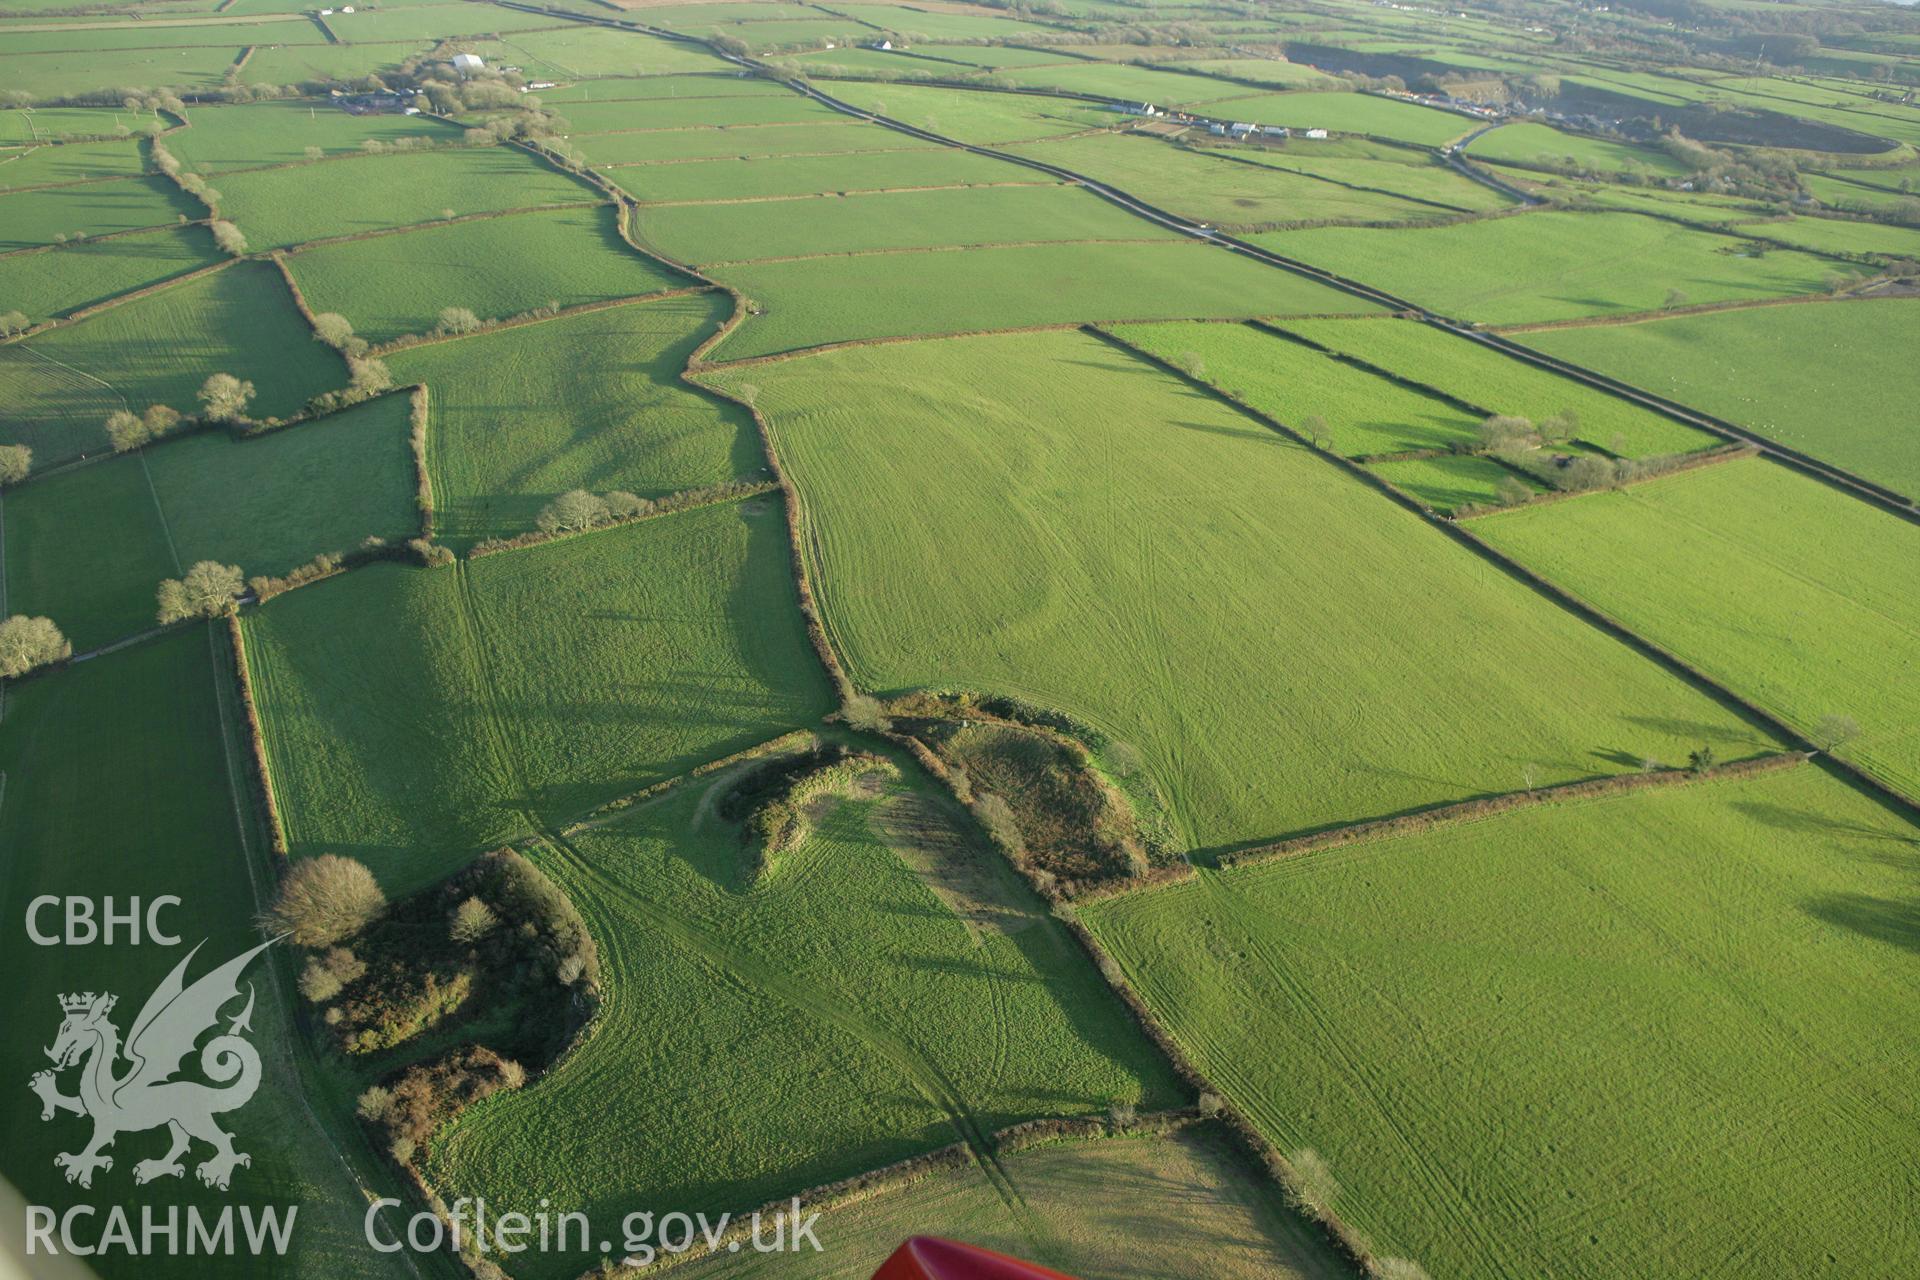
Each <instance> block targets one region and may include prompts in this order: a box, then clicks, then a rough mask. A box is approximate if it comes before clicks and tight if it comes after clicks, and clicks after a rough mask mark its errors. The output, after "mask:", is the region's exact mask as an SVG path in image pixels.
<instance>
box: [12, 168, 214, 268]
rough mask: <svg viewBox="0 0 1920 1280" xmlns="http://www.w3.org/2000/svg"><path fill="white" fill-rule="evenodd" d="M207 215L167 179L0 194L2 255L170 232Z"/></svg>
mask: <svg viewBox="0 0 1920 1280" xmlns="http://www.w3.org/2000/svg"><path fill="white" fill-rule="evenodd" d="M206 216H207V211H206V209H205V207H204V206H202V205H201V204H200V202H199V201H197V200H195V199H193V198H192V197H191V196H189V195H187V193H186V192H184V191H182V190H181V189H180V188H179V187H176V186H175V185H174V184H173V183H171V182H169V181H167V180H166V179H165V178H124V179H120V180H118V181H114V182H87V183H82V184H80V185H78V186H67V187H37V188H35V189H33V190H31V191H15V192H11V193H8V194H5V195H0V228H4V230H0V251H5V250H8V249H26V248H31V247H33V246H35V245H43V244H54V243H56V242H58V241H60V240H63V239H65V240H71V239H74V238H75V237H79V236H101V235H111V234H112V233H114V232H116V231H138V230H142V229H144V228H147V227H170V226H172V225H174V224H175V223H176V222H179V221H181V220H183V219H187V218H204V217H206Z"/></svg>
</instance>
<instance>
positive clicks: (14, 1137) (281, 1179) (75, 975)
mask: <svg viewBox="0 0 1920 1280" xmlns="http://www.w3.org/2000/svg"><path fill="white" fill-rule="evenodd" d="M12 501H13V499H12V497H11V496H9V498H8V504H9V505H11V503H12ZM210 641H212V642H215V643H217V644H218V645H219V646H220V648H221V650H222V651H224V649H225V646H226V637H225V636H224V635H221V634H219V633H217V632H215V633H212V634H209V631H208V629H207V628H204V627H190V628H188V629H186V630H184V631H181V632H179V633H177V634H174V635H171V636H166V637H163V638H161V639H158V640H155V641H151V642H149V643H146V644H143V645H139V646H137V647H135V648H133V649H130V650H128V651H126V652H124V653H116V654H114V655H112V656H111V657H107V658H101V659H99V660H97V661H93V662H88V663H85V664H82V665H79V666H76V667H73V668H71V669H69V670H66V671H61V672H57V673H53V674H49V675H45V676H41V677H38V678H36V679H33V680H29V681H25V682H22V683H20V684H19V685H17V686H16V687H12V688H9V689H8V690H7V692H6V703H7V705H6V719H5V721H4V723H0V777H4V778H5V779H6V789H5V793H4V799H3V801H0V847H4V848H5V849H6V851H7V857H6V871H5V874H4V876H0V905H3V906H4V909H5V912H6V915H7V917H8V919H9V920H10V921H11V922H12V924H11V927H9V928H8V929H7V930H6V932H5V937H4V939H0V962H4V963H5V964H6V966H7V970H8V972H9V973H11V974H12V975H13V977H12V979H11V986H12V992H13V994H12V995H11V996H10V997H9V1008H10V1010H11V1018H12V1021H13V1023H14V1025H15V1027H16V1029H17V1031H18V1034H17V1035H15V1036H13V1037H11V1038H10V1039H9V1040H8V1043H7V1047H6V1048H5V1050H4V1051H0V1065H4V1067H5V1070H6V1072H7V1074H8V1075H9V1076H10V1077H12V1078H13V1079H15V1080H16V1081H17V1082H18V1084H17V1087H15V1088H12V1089H8V1090H6V1091H5V1093H4V1099H5V1100H4V1102H0V1124H4V1125H5V1127H6V1132H7V1134H8V1138H7V1142H6V1144H5V1150H4V1153H0V1172H4V1174H5V1176H6V1179H7V1181H8V1182H10V1183H11V1184H12V1186H13V1187H14V1188H16V1189H17V1194H18V1195H19V1196H20V1197H22V1198H23V1199H25V1200H27V1201H31V1202H32V1203H35V1204H44V1205H52V1206H62V1207H64V1206H66V1205H69V1204H73V1203H76V1202H82V1203H93V1202H94V1201H93V1200H91V1199H89V1197H90V1196H91V1197H99V1198H100V1201H99V1202H100V1203H101V1204H102V1208H101V1210H100V1213H101V1214H102V1215H104V1213H105V1207H104V1206H105V1203H106V1202H107V1198H108V1197H111V1198H113V1202H116V1203H117V1202H118V1201H119V1199H120V1198H121V1197H126V1198H127V1199H129V1200H130V1201H131V1202H133V1203H137V1204H146V1205H148V1206H150V1208H151V1209H152V1210H153V1211H154V1213H155V1214H156V1216H157V1217H159V1218H160V1219H161V1220H162V1221H164V1220H165V1214H166V1208H167V1206H169V1205H174V1206H182V1207H184V1206H185V1205H189V1204H191V1205H195V1206H198V1207H199V1209H200V1210H201V1211H202V1212H203V1213H204V1214H206V1215H208V1216H209V1217H211V1216H215V1215H217V1214H218V1213H219V1211H220V1209H221V1208H222V1207H223V1206H225V1205H227V1204H230V1203H238V1204H246V1205H251V1206H254V1207H255V1208H256V1209H257V1208H259V1207H261V1206H267V1205H273V1206H289V1205H298V1206H299V1218H298V1221H297V1223H296V1224H295V1229H294V1231H293V1234H292V1241H293V1246H292V1249H291V1251H290V1252H289V1253H288V1254H287V1256H285V1257H276V1256H274V1255H273V1254H271V1253H269V1254H266V1255H264V1256H259V1257H256V1256H253V1255H251V1254H248V1253H244V1252H236V1253H229V1254H226V1255H224V1256H220V1255H216V1256H212V1257H207V1256H199V1257H196V1258H194V1259H193V1260H192V1263H191V1266H190V1268H183V1269H190V1270H191V1271H192V1273H193V1274H194V1275H203V1276H233V1277H254V1276H282V1277H312V1278H313V1280H323V1278H324V1280H359V1278H360V1277H376V1276H377V1277H395V1278H398V1277H406V1276H410V1275H413V1274H414V1273H413V1272H412V1271H411V1270H410V1269H409V1268H408V1267H407V1266H406V1265H405V1264H404V1263H403V1262H401V1261H399V1260H396V1259H394V1258H389V1257H383V1256H379V1255H375V1254H372V1253H370V1252H369V1251H368V1250H367V1248H366V1246H365V1244H364V1243H363V1240H364V1237H363V1236H362V1233H361V1219H362V1217H363V1216H364V1214H365V1212H366V1210H365V1201H364V1199H363V1198H362V1196H361V1193H360V1188H359V1187H358V1186H357V1185H356V1183H355V1181H354V1180H353V1179H351V1178H350V1177H349V1175H348V1174H347V1172H346V1170H345V1169H344V1168H343V1167H342V1165H341V1164H340V1162H339V1158H338V1156H336V1155H335V1153H334V1150H333V1144H335V1143H345V1144H346V1145H348V1146H349V1147H352V1146H354V1145H357V1139H356V1138H355V1136H354V1135H353V1133H352V1131H351V1130H350V1129H348V1128H347V1127H346V1125H344V1124H341V1125H340V1126H339V1127H338V1128H337V1129H331V1130H329V1129H323V1128H322V1127H321V1125H320V1123H319V1122H318V1121H316V1120H315V1119H314V1117H313V1115H312V1113H311V1112H310V1111H308V1109H307V1108H306V1107H305V1106H304V1105H303V1103H302V1102H301V1098H300V1090H301V1081H300V1080H299V1079H298V1078H296V1076H295V1073H294V1068H293V1057H294V1053H293V1046H292V1043H291V1038H292V1037H293V1036H294V1035H295V1034H296V1032H295V1030H294V1025H293V1021H292V1003H293V1000H292V993H291V990H290V987H291V984H290V983H288V982H286V981H285V979H284V978H278V979H276V977H275V976H274V974H273V973H272V972H271V969H270V967H269V966H268V965H265V964H258V963H257V965H256V968H254V969H253V970H251V971H250V972H249V977H250V979H251V980H252V984H253V987H254V990H255V992H256V993H257V996H258V1005H257V1007H256V1008H255V1009H254V1011H253V1018H252V1036H251V1037H250V1039H251V1040H252V1042H253V1044H254V1045H255V1046H256V1047H257V1048H258V1049H259V1050H260V1056H261V1058H262V1060H263V1064H264V1073H263V1074H264V1082H263V1084H262V1086H261V1088H260V1091H259V1094H258V1095H257V1096H256V1097H255V1099H254V1101H253V1102H252V1103H251V1104H250V1105H249V1106H247V1107H246V1108H245V1109H244V1110H242V1111H239V1112H236V1113H234V1114H232V1115H230V1116H224V1117H222V1120H221V1123H222V1125H223V1127H225V1128H227V1129H229V1130H230V1131H231V1132H232V1133H233V1134H234V1138H235V1146H236V1147H237V1149H238V1150H240V1151H243V1152H245V1153H247V1154H248V1155H250V1156H251V1157H252V1164H251V1166H249V1167H247V1168H244V1169H240V1170H237V1171H236V1172H235V1174H234V1181H233V1187H232V1191H231V1193H222V1192H219V1191H214V1190H211V1189H209V1188H206V1187H204V1186H202V1185H201V1183H200V1182H199V1180H198V1179H197V1178H195V1177H194V1176H193V1174H192V1172H191V1169H192V1166H193V1165H194V1164H197V1163H198V1162H199V1161H200V1160H203V1159H205V1158H206V1156H207V1154H208V1152H209V1150H210V1149H209V1148H207V1147H205V1146H201V1145H196V1147H195V1150H194V1154H193V1156H192V1157H190V1158H189V1166H188V1167H189V1172H188V1173H187V1175H186V1176H185V1177H182V1178H177V1179H162V1180H160V1181H157V1182H153V1183H149V1184H147V1185H146V1186H144V1187H140V1188H138V1189H136V1188H135V1184H134V1181H133V1167H134V1165H135V1164H137V1163H138V1162H139V1161H141V1160H144V1159H147V1158H150V1157H157V1156H160V1155H162V1154H164V1152H165V1150H166V1146H167V1138H166V1133H165V1131H164V1130H148V1131H145V1132H128V1133H123V1134H122V1135H121V1136H120V1138H119V1140H118V1142H117V1143H116V1144H115V1146H114V1148H113V1155H114V1157H115V1160H114V1164H113V1168H112V1169H111V1170H110V1171H105V1172H102V1173H100V1174H98V1175H97V1176H96V1177H95V1179H94V1183H93V1187H92V1189H91V1191H90V1192H88V1191H81V1190H79V1189H78V1188H75V1187H72V1186H69V1185H68V1184H67V1182H66V1181H65V1180H64V1178H63V1177H62V1175H61V1172H60V1170H59V1169H57V1168H56V1167H55V1166H54V1163H53V1157H54V1156H55V1155H56V1154H57V1153H60V1152H67V1151H78V1150H80V1148H81V1147H82V1146H83V1145H84V1144H85V1142H86V1138H87V1134H88V1132H89V1129H90V1126H89V1125H88V1124H87V1122H86V1121H85V1120H84V1119H81V1118H78V1117H75V1116H72V1115H59V1116H56V1118H55V1119H54V1120H53V1121H50V1122H46V1123H43V1122H42V1121H41V1119H40V1101H39V1099H38V1098H36V1097H35V1096H34V1095H33V1094H32V1093H30V1092H28V1090H27V1088H26V1081H27V1079H28V1077H29V1076H31V1075H32V1074H33V1073H34V1072H36V1071H38V1070H43V1069H45V1068H46V1067H47V1066H48V1060H47V1056H46V1054H45V1052H44V1050H45V1048H46V1046H48V1045H50V1044H52V1043H53V1042H54V1038H55V1032H56V1030H57V1029H58V1028H59V1026H60V1017H61V1011H60V1005H59V1003H58V999H59V997H60V996H61V995H62V994H64V993H67V992H76V991H108V992H112V993H114V994H115V995H117V996H118V997H119V1007H118V1009H117V1010H116V1011H115V1013H114V1015H113V1020H114V1022H115V1023H116V1024H117V1025H118V1026H120V1027H121V1028H122V1029H123V1030H124V1029H126V1028H127V1027H129V1026H130V1025H131V1023H132V1020H133V1018H134V1016H135V1015H136V1014H137V1013H138V1011H139V1009H140V1007H141V1005H142V1004H143V1003H144V1002H145V1001H146V998H147V996H148V995H149V994H150V993H152V991H153V990H154V989H155V987H157V986H158V985H159V983H160V981H161V980H162V979H163V978H164V977H165V976H166V974H167V972H168V971H169V970H170V969H172V968H173V966H174V965H176V964H178V963H179V962H180V961H181V959H182V958H183V957H184V955H185V953H186V951H187V949H188V948H189V947H192V946H194V945H195V944H198V943H200V942H201V941H202V940H203V939H204V940H205V950H204V951H203V952H202V954H201V956H200V958H199V959H198V960H196V961H195V964H194V966H193V969H192V976H194V977H198V976H199V975H200V974H201V973H204V972H205V971H207V970H208V969H210V968H211V967H212V966H213V965H214V964H216V963H224V962H225V961H226V960H228V959H231V958H232V957H234V956H236V955H238V954H240V953H241V952H242V951H244V950H245V949H246V948H247V947H249V946H251V945H253V944H254V943H256V942H258V941H259V934H258V933H257V932H256V931H255V929H254V927H253V914H254V910H255V907H256V898H255V894H254V889H253V880H254V878H255V877H256V876H258V877H259V878H260V880H261V882H262V883H265V878H266V877H267V876H268V875H270V874H271V870H270V869H269V868H268V867H267V866H266V865H265V863H264V861H256V856H255V853H254V851H253V849H251V848H249V847H248V846H247V845H244V844H242V842H241V837H240V834H239V832H238V830H237V829H236V826H235V819H236V815H238V814H239V813H240V812H242V810H243V807H244V806H246V805H247V804H249V803H250V801H249V800H248V798H247V794H246V791H245V787H246V785H247V783H246V774H245V772H244V770H245V767H246V766H245V764H244V761H243V759H242V758H241V757H240V756H239V755H238V753H237V752H235V751H234V750H233V748H234V746H235V742H236V740H235V739H234V738H232V737H230V736H229V735H230V733H231V731H232V727H233V720H232V715H233V709H232V707H231V706H230V705H227V703H226V702H225V699H226V698H228V697H229V696H230V695H228V694H227V693H226V684H227V683H229V682H230V681H231V676H230V675H229V674H228V673H227V671H226V670H225V669H224V667H223V668H221V669H218V670H216V669H215V667H214V665H213V656H214V651H213V650H212V649H211V647H210ZM222 656H223V657H224V653H222ZM250 825H251V824H249V826H250ZM248 838H249V840H250V839H251V836H249V837H248ZM42 894H52V895H56V896H62V897H64V896H65V895H68V894H76V895H87V896H92V897H96V898H99V897H104V896H106V895H108V894H111V895H114V900H115V902H116V904H117V906H118V907H121V908H124V905H125V903H126V902H127V900H128V899H129V898H132V897H138V898H139V899H140V900H141V901H142V902H150V901H151V900H152V899H153V898H154V897H155V896H156V895H161V894H174V895H178V896H179V897H180V898H181V904H180V905H179V906H178V907H176V908H173V909H171V910H170V911H168V912H166V913H165V914H163V915H162V917H161V920H162V923H163V924H164V925H165V926H167V927H168V928H170V929H171V930H173V931H174V932H176V933H178V934H179V935H180V936H181V937H182V939H183V945H182V946H179V947H164V946H154V945H151V944H150V943H149V944H147V945H142V946H129V945H126V944H125V943H124V942H118V943H117V944H116V945H114V946H111V947H109V946H101V945H94V946H77V947H65V948H59V949H58V950H57V953H56V951H55V950H51V949H49V948H47V947H42V946H35V945H34V944H33V943H32V942H31V941H30V940H29V938H28V935H27V932H26V929H25V928H24V921H25V918H26V912H27V904H28V903H29V902H30V901H32V900H33V899H34V898H36V897H38V896H40V895H42ZM57 915H58V911H57V910H48V911H43V913H42V923H43V924H45V925H47V926H49V927H52V928H54V929H56V930H57V929H58V925H57V924H56V923H55V917H57ZM56 954H57V959H56ZM235 1007H236V1008H237V1006H235ZM61 1083H62V1089H63V1092H71V1091H72V1090H73V1079H72V1075H71V1073H69V1074H68V1075H67V1076H66V1078H65V1079H63V1080H62V1082H61ZM183 1211H184V1210H183ZM131 1212H132V1213H133V1214H134V1218H133V1221H134V1222H135V1224H136V1226H135V1230H136V1231H137V1230H138V1226H137V1224H138V1222H139V1218H138V1212H139V1211H138V1209H135V1210H132V1211H131ZM80 1221H81V1222H82V1223H84V1218H83V1219H81V1220H80ZM93 1230H94V1231H95V1232H97V1231H98V1230H99V1228H98V1227H95V1228H94V1229H93ZM87 1231H88V1227H87V1226H85V1225H77V1226H76V1234H81V1233H85V1232H87ZM82 1238H83V1239H84V1238H86V1236H85V1235H84V1234H82ZM16 1239H19V1237H16ZM136 1239H137V1237H136ZM182 1239H183V1241H184V1236H183V1237H182ZM183 1247H184V1245H183ZM89 1261H90V1262H91V1263H92V1264H93V1267H97V1268H98V1270H97V1272H94V1273H95V1274H98V1275H100V1276H102V1277H106V1280H128V1278H131V1277H148V1276H152V1275H153V1274H154V1269H155V1265H156V1260H155V1259H153V1258H148V1257H140V1256H137V1255H129V1254H128V1253H125V1252H120V1251H117V1250H116V1251H114V1252H111V1253H108V1254H106V1255H105V1256H103V1257H98V1258H93V1259H90V1260H89ZM62 1274H64V1272H62Z"/></svg>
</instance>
